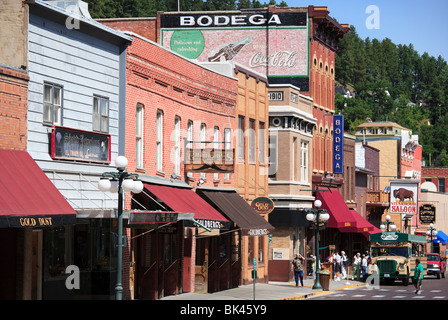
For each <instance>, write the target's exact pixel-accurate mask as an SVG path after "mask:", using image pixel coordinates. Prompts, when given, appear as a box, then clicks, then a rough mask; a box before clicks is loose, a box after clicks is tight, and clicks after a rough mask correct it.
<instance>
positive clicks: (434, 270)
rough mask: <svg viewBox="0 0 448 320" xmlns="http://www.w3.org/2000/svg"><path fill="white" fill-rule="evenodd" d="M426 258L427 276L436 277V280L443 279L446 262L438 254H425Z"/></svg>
mask: <svg viewBox="0 0 448 320" xmlns="http://www.w3.org/2000/svg"><path fill="white" fill-rule="evenodd" d="M426 257H427V258H428V269H427V274H428V275H436V276H437V279H440V276H442V278H445V271H446V262H445V259H444V258H442V256H441V255H440V254H438V253H427V254H426Z"/></svg>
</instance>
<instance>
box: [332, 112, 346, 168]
mask: <svg viewBox="0 0 448 320" xmlns="http://www.w3.org/2000/svg"><path fill="white" fill-rule="evenodd" d="M333 173H344V116H343V115H334V116H333Z"/></svg>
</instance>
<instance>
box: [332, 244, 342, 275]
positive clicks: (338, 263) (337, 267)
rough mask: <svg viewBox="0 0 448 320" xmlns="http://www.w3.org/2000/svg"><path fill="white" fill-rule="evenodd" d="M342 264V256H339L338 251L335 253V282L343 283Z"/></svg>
mask: <svg viewBox="0 0 448 320" xmlns="http://www.w3.org/2000/svg"><path fill="white" fill-rule="evenodd" d="M341 262H342V261H341V256H340V255H339V252H338V251H336V252H335V253H334V266H335V274H336V277H335V279H334V281H341Z"/></svg>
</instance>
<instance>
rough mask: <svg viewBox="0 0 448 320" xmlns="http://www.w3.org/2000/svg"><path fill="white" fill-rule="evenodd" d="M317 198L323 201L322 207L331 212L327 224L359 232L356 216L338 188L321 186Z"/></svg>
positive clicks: (331, 226) (340, 229) (344, 230)
mask: <svg viewBox="0 0 448 320" xmlns="http://www.w3.org/2000/svg"><path fill="white" fill-rule="evenodd" d="M316 199H319V200H320V201H322V207H321V208H322V209H326V210H327V211H328V213H329V214H330V219H328V225H327V226H328V227H329V228H338V229H339V231H341V232H358V227H357V225H356V220H355V217H353V215H352V213H351V212H350V209H349V208H348V207H347V205H346V204H345V201H344V199H343V198H342V196H341V194H340V193H339V191H338V190H337V189H335V188H323V187H319V188H318V189H317V192H316Z"/></svg>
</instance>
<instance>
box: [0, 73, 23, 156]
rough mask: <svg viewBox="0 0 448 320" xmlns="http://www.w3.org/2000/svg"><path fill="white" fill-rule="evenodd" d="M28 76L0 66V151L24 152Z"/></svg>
mask: <svg viewBox="0 0 448 320" xmlns="http://www.w3.org/2000/svg"><path fill="white" fill-rule="evenodd" d="M28 80H29V77H28V74H27V73H26V72H25V71H21V70H19V69H15V68H8V67H5V66H0V106H1V108H0V149H13V150H26V134H27V101H28Z"/></svg>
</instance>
